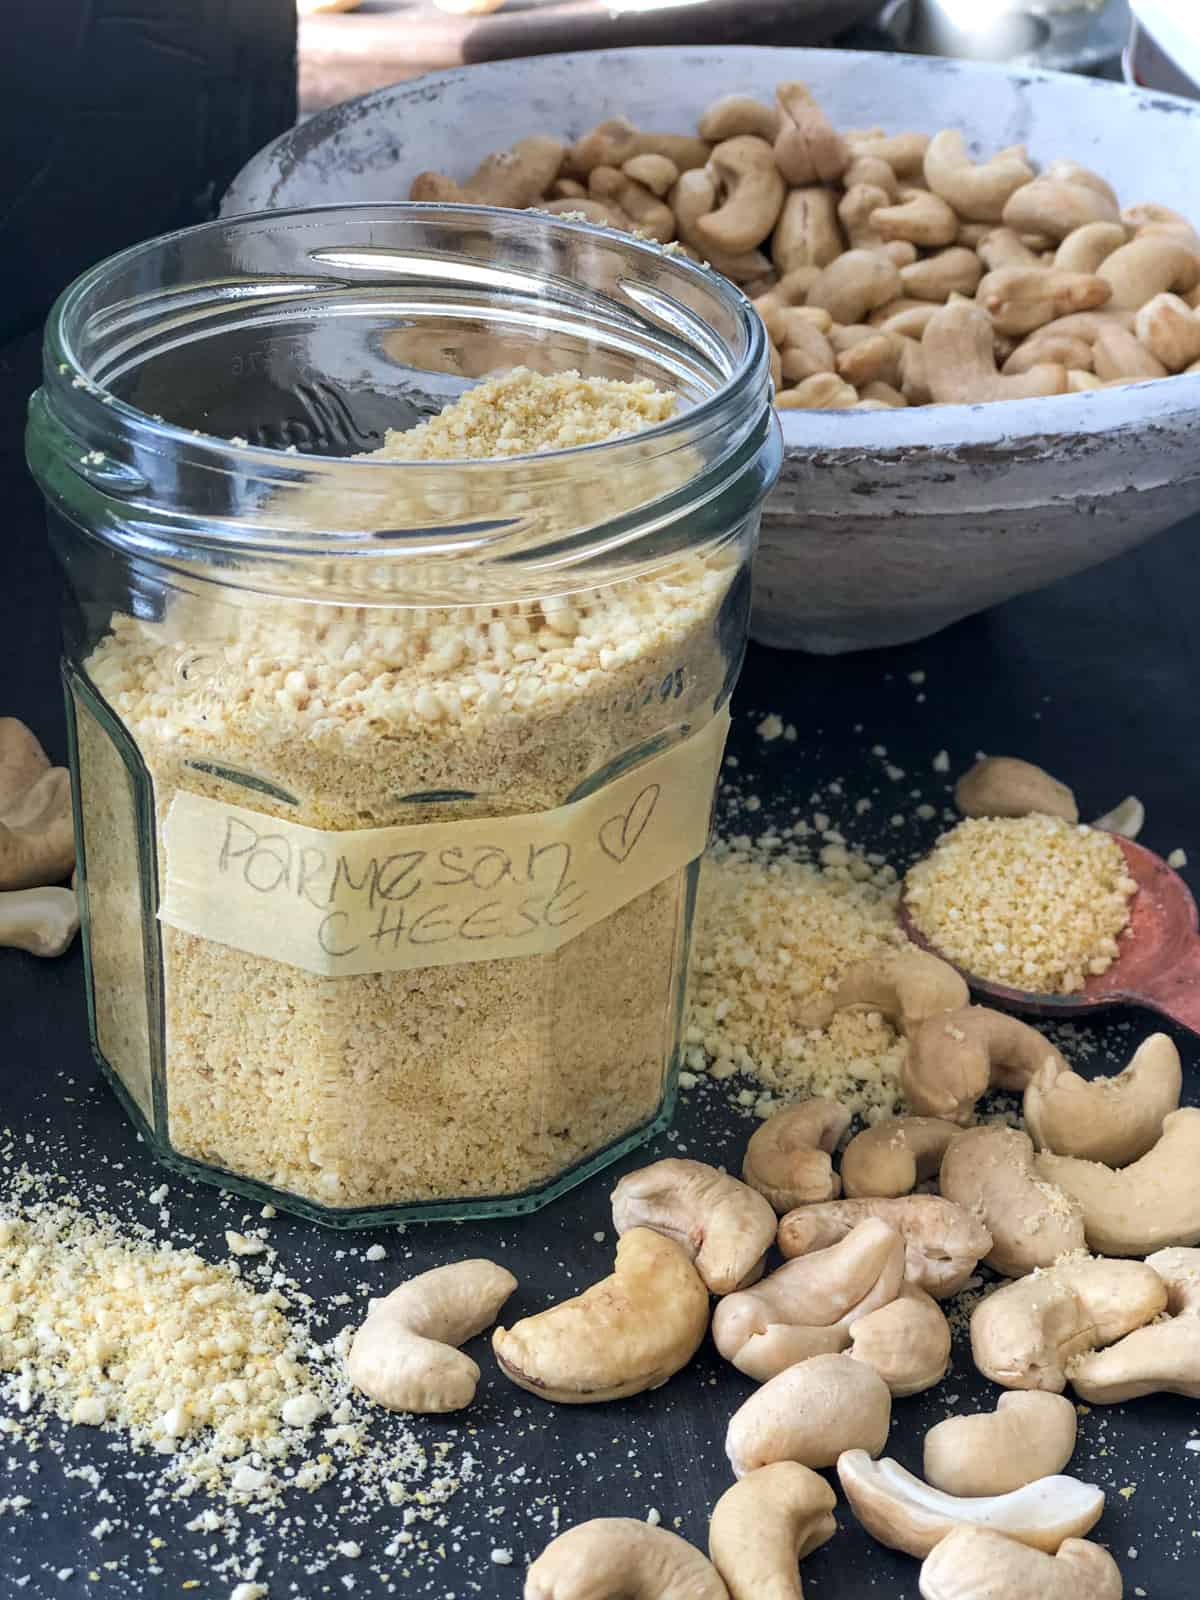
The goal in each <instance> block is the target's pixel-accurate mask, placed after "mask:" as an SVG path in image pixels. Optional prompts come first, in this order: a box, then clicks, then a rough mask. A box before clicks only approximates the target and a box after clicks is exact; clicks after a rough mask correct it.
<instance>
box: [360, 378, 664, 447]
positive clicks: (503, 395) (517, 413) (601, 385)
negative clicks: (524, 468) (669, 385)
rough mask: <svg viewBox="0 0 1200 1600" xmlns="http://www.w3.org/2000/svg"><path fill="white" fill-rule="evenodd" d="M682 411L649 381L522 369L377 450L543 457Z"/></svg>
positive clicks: (392, 436)
mask: <svg viewBox="0 0 1200 1600" xmlns="http://www.w3.org/2000/svg"><path fill="white" fill-rule="evenodd" d="M674 410H675V396H674V395H673V394H669V393H667V392H665V391H664V390H661V389H656V388H655V387H654V385H653V383H652V382H651V381H650V379H649V378H640V379H638V380H637V381H636V382H634V383H621V382H618V381H617V380H615V379H612V378H584V377H581V376H580V374H579V373H578V372H573V371H572V372H556V373H551V374H543V373H534V372H531V371H530V370H529V368H528V367H514V368H513V370H512V371H511V372H506V373H504V374H502V375H501V376H500V377H496V378H488V379H485V381H484V382H483V383H478V384H476V385H475V387H474V388H472V389H468V390H467V392H466V393H465V394H464V395H462V396H461V397H460V398H459V399H458V400H456V401H455V402H454V404H453V405H450V406H447V407H446V409H445V410H444V411H442V412H441V414H440V415H438V416H436V417H431V418H430V419H429V421H428V422H422V423H419V424H418V425H417V426H416V427H415V428H408V429H405V430H403V431H400V430H397V429H390V430H389V431H388V433H387V436H386V438H385V439H384V442H383V445H382V446H381V448H380V449H379V450H378V451H376V452H374V453H375V455H376V456H378V457H381V458H384V459H386V458H389V457H390V458H393V459H397V460H405V461H466V460H472V459H474V460H478V459H479V458H480V457H484V456H524V455H538V454H541V453H542V452H543V451H547V450H570V449H572V448H574V447H575V446H577V445H585V444H595V443H596V442H597V441H598V440H603V439H615V438H617V437H618V436H619V435H621V434H625V433H638V432H640V431H641V429H643V428H649V427H653V426H654V424H655V423H658V422H665V421H666V419H667V418H668V417H669V416H671V414H672V413H673V412H674Z"/></svg>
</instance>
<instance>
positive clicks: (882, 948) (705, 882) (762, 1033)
mask: <svg viewBox="0 0 1200 1600" xmlns="http://www.w3.org/2000/svg"><path fill="white" fill-rule="evenodd" d="M835 853H836V861H832V862H831V863H830V864H829V865H824V866H821V865H817V864H815V863H813V862H810V861H807V860H803V859H799V858H798V857H795V856H790V855H787V854H785V853H781V852H780V851H778V850H776V849H769V848H763V847H761V846H758V845H754V844H752V843H751V842H750V841H748V840H747V841H744V842H740V843H738V844H737V845H732V844H726V845H719V846H718V847H717V848H716V849H715V850H714V851H713V853H712V854H711V855H710V856H709V857H708V858H707V859H706V860H705V863H704V868H703V872H702V876H701V893H700V910H699V913H698V926H697V933H696V957H695V961H694V963H693V968H692V984H691V1001H692V1004H691V1012H690V1025H689V1029H688V1036H687V1037H688V1043H689V1046H690V1048H691V1052H692V1054H691V1055H690V1056H689V1065H691V1066H694V1067H696V1068H699V1069H701V1070H703V1069H704V1068H705V1067H707V1070H708V1071H709V1072H711V1073H712V1074H713V1075H714V1076H716V1077H718V1078H722V1077H728V1076H730V1075H731V1074H732V1073H734V1072H741V1073H744V1074H746V1075H748V1076H750V1077H752V1078H756V1079H758V1080H759V1081H760V1082H761V1083H764V1084H766V1085H768V1086H769V1087H770V1088H771V1089H773V1090H775V1091H777V1092H778V1093H779V1094H781V1095H783V1096H784V1097H803V1096H806V1095H824V1096H827V1097H829V1098H831V1099H836V1100H840V1101H841V1102H842V1104H843V1105H845V1106H847V1107H848V1108H849V1109H850V1110H852V1111H854V1112H856V1113H858V1114H859V1115H861V1116H863V1117H865V1118H866V1119H867V1120H869V1121H870V1120H875V1119H877V1118H878V1117H881V1116H889V1115H891V1114H892V1113H893V1112H894V1111H896V1110H897V1109H898V1108H899V1105H900V1067H901V1064H902V1062H903V1060H904V1054H905V1049H906V1045H905V1042H904V1040H903V1039H902V1038H901V1037H900V1036H899V1035H898V1034H897V1033H896V1032H895V1031H894V1030H893V1029H892V1027H891V1026H890V1025H889V1024H888V1023H887V1022H886V1021H885V1020H884V1019H883V1017H881V1016H880V1015H879V1013H878V1012H872V1011H864V1010H850V1011H841V1012H838V1013H837V1014H836V1015H835V1016H834V1017H833V1018H832V1020H831V1021H830V1022H829V1023H828V1025H827V1026H825V1027H809V1026H805V1025H804V1022H803V1018H804V1014H805V1011H806V1009H808V1008H809V1007H810V1006H811V1003H812V1001H813V1000H814V999H815V998H817V997H819V996H820V995H821V994H822V993H826V992H828V991H829V990H832V989H833V988H834V987H835V986H836V984H837V980H838V978H839V977H840V976H841V974H842V973H843V972H844V971H845V970H846V969H847V968H848V967H850V966H852V965H853V964H854V963H855V962H856V961H863V960H867V959H869V958H870V957H872V956H877V955H881V954H884V953H886V952H888V951H891V950H895V949H898V948H902V947H903V946H904V945H906V944H907V942H908V941H907V940H906V939H905V937H904V934H903V932H902V931H901V929H900V926H899V924H898V922H897V918H896V900H897V893H898V891H897V886H896V884H895V881H894V877H895V875H894V873H890V872H879V871H873V870H872V868H871V867H870V865H869V864H868V863H867V862H865V861H864V860H863V858H862V857H861V856H857V855H854V854H852V853H851V852H849V851H847V850H845V849H842V848H840V847H838V848H837V849H836V852H835ZM889 880H890V881H889Z"/></svg>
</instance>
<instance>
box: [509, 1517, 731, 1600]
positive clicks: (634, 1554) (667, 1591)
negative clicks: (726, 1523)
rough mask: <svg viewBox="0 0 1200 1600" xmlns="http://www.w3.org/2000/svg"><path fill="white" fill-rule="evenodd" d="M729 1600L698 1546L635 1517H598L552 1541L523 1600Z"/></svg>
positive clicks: (532, 1570) (530, 1576) (529, 1574)
mask: <svg viewBox="0 0 1200 1600" xmlns="http://www.w3.org/2000/svg"><path fill="white" fill-rule="evenodd" d="M618 1595H619V1596H621V1597H622V1600H729V1591H728V1590H727V1589H726V1587H725V1585H724V1584H723V1583H722V1582H721V1579H720V1577H719V1576H718V1574H717V1571H716V1568H715V1567H714V1566H713V1565H712V1563H711V1562H709V1561H707V1560H706V1559H705V1557H704V1556H702V1555H701V1554H700V1552H699V1550H697V1549H695V1547H694V1546H692V1545H690V1544H688V1542H687V1541H686V1539H681V1538H680V1537H679V1535H678V1534H675V1533H669V1532H668V1531H667V1529H666V1528H652V1527H650V1526H649V1524H647V1523H645V1522H638V1521H637V1520H636V1519H635V1518H633V1517H596V1518H594V1519H593V1520H592V1521H591V1522H580V1523H577V1524H576V1526H575V1527H573V1528H568V1529H567V1531H566V1533H560V1534H559V1536H558V1538H557V1539H554V1540H552V1541H551V1542H550V1543H549V1544H548V1545H547V1546H546V1548H545V1549H544V1550H543V1551H542V1553H541V1555H540V1556H539V1557H538V1558H537V1560H536V1561H535V1562H534V1563H533V1565H532V1566H531V1567H530V1569H529V1571H528V1572H527V1573H526V1575H525V1600H601V1597H607V1596H618Z"/></svg>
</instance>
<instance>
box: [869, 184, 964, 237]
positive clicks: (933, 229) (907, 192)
mask: <svg viewBox="0 0 1200 1600" xmlns="http://www.w3.org/2000/svg"><path fill="white" fill-rule="evenodd" d="M873 220H874V223H875V226H876V228H878V230H879V232H880V234H881V235H882V237H883V238H884V239H906V240H907V241H908V242H909V244H916V245H921V246H922V247H923V248H924V249H931V248H934V247H936V246H938V245H946V244H953V243H954V241H955V239H956V238H957V237H958V218H957V217H956V216H955V214H954V212H953V210H952V209H951V208H950V207H949V206H948V205H947V204H946V202H945V201H944V200H939V198H938V197H937V195H936V194H930V192H929V190H928V189H913V188H905V189H901V190H900V196H899V201H898V203H897V204H896V205H892V206H880V207H879V209H878V210H877V211H876V212H875V214H874V219H873Z"/></svg>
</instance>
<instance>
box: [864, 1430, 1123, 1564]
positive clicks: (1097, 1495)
mask: <svg viewBox="0 0 1200 1600" xmlns="http://www.w3.org/2000/svg"><path fill="white" fill-rule="evenodd" d="M837 1470H838V1478H839V1480H840V1482H841V1485H842V1491H843V1493H844V1494H845V1496H846V1499H847V1500H849V1502H850V1509H851V1510H852V1511H853V1512H854V1515H855V1516H856V1517H857V1518H858V1520H859V1521H860V1522H861V1523H862V1525H863V1527H864V1528H865V1529H866V1530H867V1532H868V1533H869V1534H870V1535H871V1537H872V1538H874V1539H878V1541H879V1543H880V1544H885V1545H887V1546H888V1548H889V1549H892V1550H904V1551H907V1553H908V1554H909V1555H910V1556H927V1555H928V1554H929V1552H930V1551H931V1550H932V1549H933V1547H934V1545H936V1544H937V1543H938V1541H939V1540H940V1539H944V1538H945V1537H946V1535H947V1534H948V1533H950V1532H951V1531H952V1530H953V1529H954V1528H964V1527H967V1528H987V1529H990V1530H991V1531H992V1532H995V1533H1003V1534H1007V1535H1008V1537H1009V1538H1010V1539H1016V1540H1018V1541H1019V1542H1020V1543H1021V1544H1027V1545H1030V1546H1032V1548H1033V1549H1035V1550H1045V1551H1047V1552H1049V1553H1050V1554H1053V1553H1054V1551H1055V1550H1057V1549H1058V1547H1059V1545H1061V1544H1062V1542H1063V1540H1064V1539H1077V1538H1079V1537H1080V1535H1082V1534H1085V1533H1087V1531H1088V1529H1089V1528H1094V1527H1095V1525H1096V1523H1097V1522H1099V1520H1100V1514H1101V1512H1102V1511H1103V1510H1104V1492H1103V1490H1101V1489H1099V1488H1097V1487H1096V1485H1095V1484H1094V1483H1081V1482H1080V1480H1079V1479H1078V1478H1070V1477H1064V1476H1061V1475H1059V1476H1055V1477H1050V1478H1038V1479H1037V1480H1036V1481H1035V1482H1034V1483H1027V1484H1026V1485H1025V1486H1024V1488H1021V1489H1014V1490H1012V1492H1011V1493H1010V1494H1001V1495H984V1496H978V1497H976V1496H973V1497H972V1498H970V1499H960V1498H959V1497H958V1496H956V1495H950V1494H943V1493H942V1491H941V1490H940V1489H931V1488H930V1486H929V1485H928V1484H927V1483H923V1482H922V1480H921V1479H920V1478H918V1477H916V1476H915V1475H914V1474H913V1473H911V1472H908V1471H906V1469H905V1468H904V1467H902V1466H901V1465H900V1463H899V1462H898V1461H893V1460H892V1459H891V1458H890V1457H889V1456H885V1457H884V1458H883V1460H882V1461H872V1460H871V1457H870V1456H869V1455H868V1454H867V1452H866V1451H865V1450H847V1451H846V1453H845V1455H843V1456H842V1457H841V1459H840V1460H839V1461H838V1464H837Z"/></svg>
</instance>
